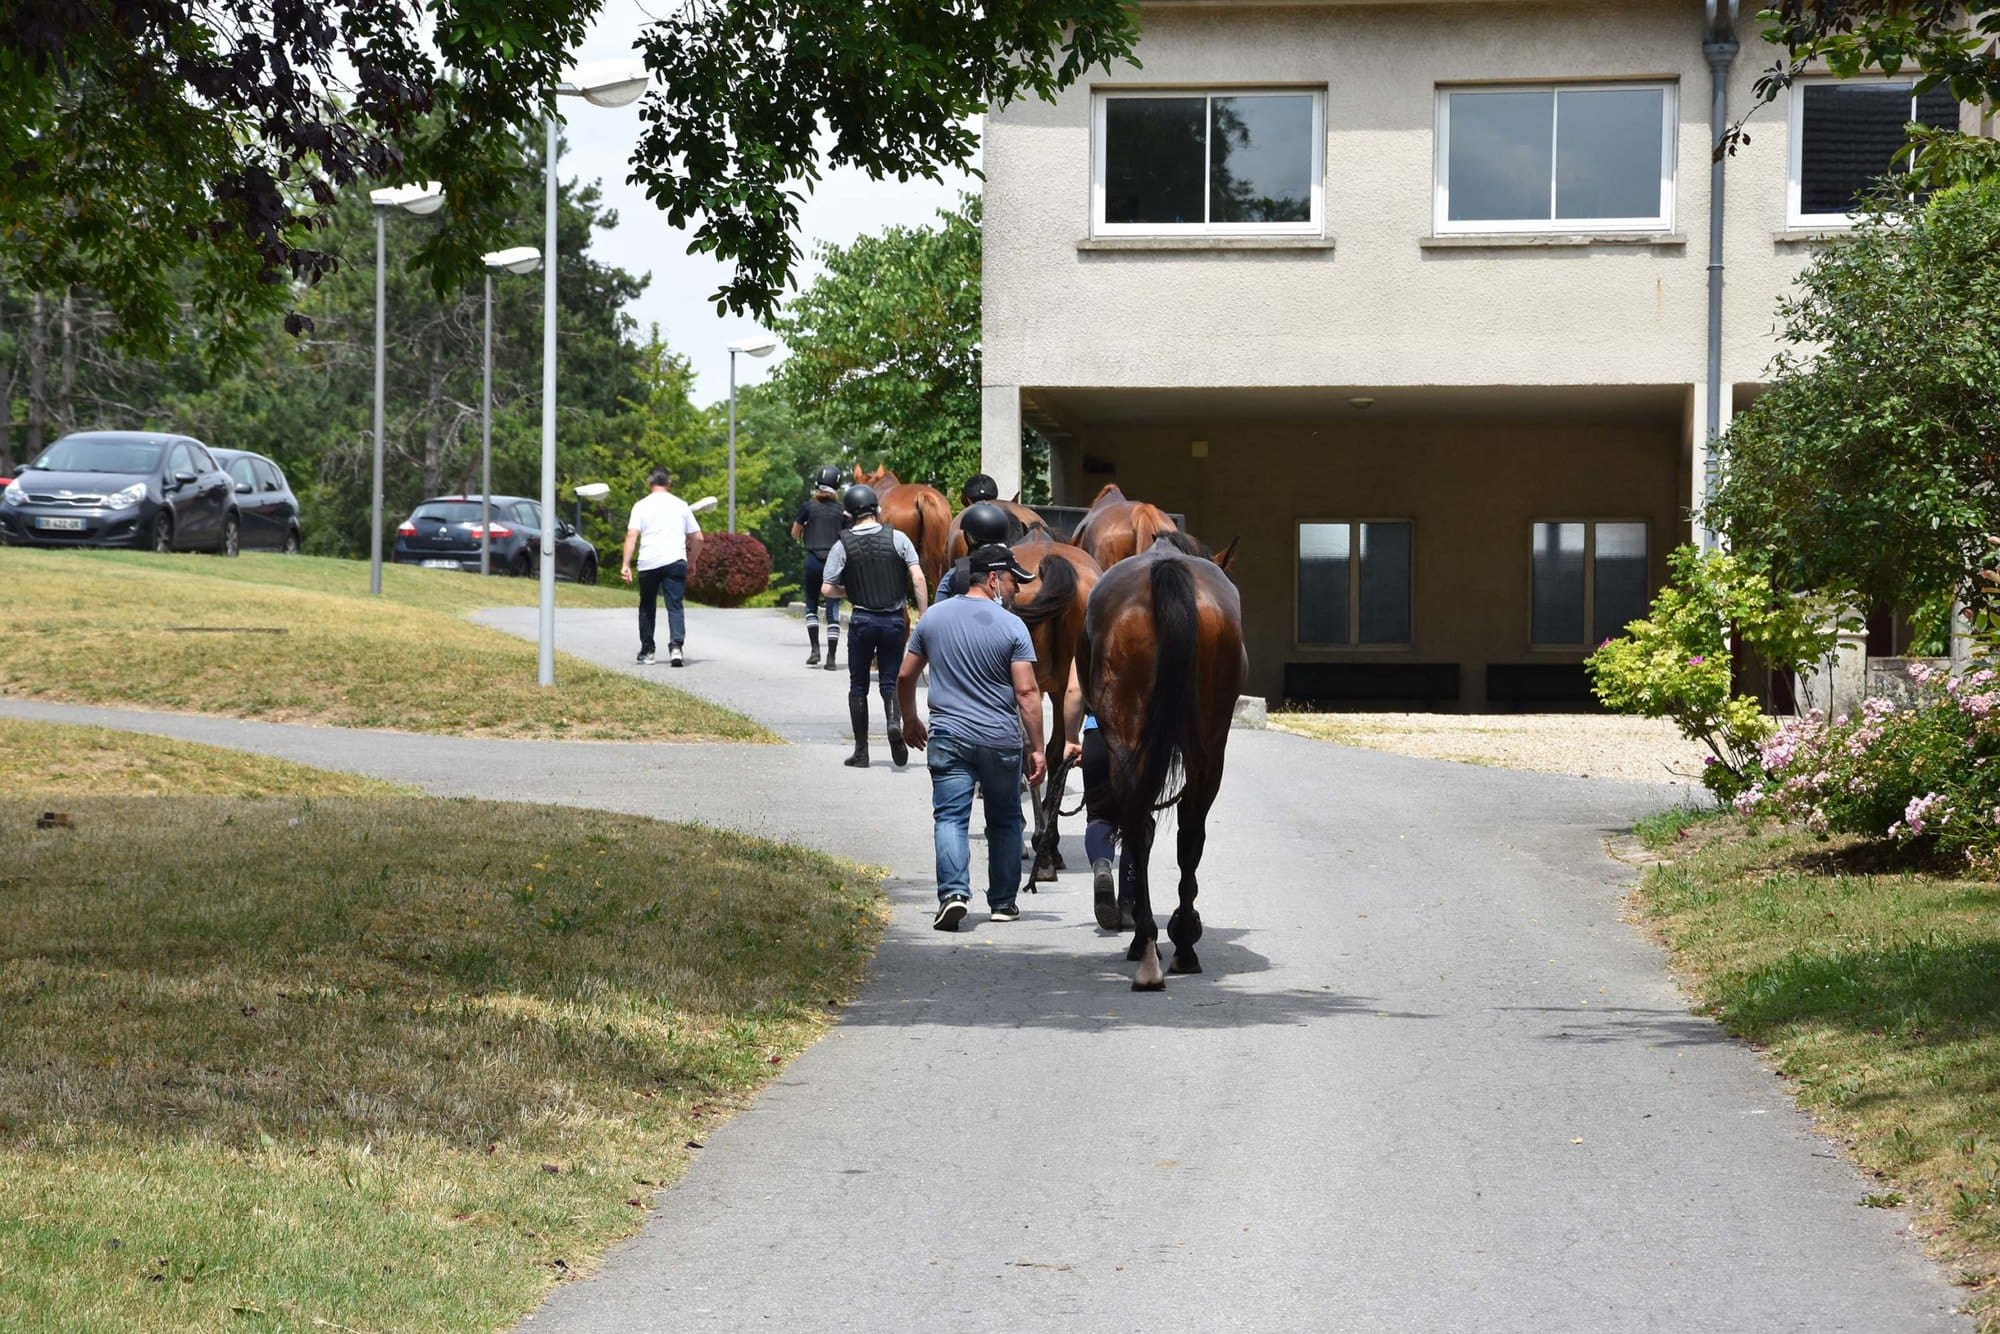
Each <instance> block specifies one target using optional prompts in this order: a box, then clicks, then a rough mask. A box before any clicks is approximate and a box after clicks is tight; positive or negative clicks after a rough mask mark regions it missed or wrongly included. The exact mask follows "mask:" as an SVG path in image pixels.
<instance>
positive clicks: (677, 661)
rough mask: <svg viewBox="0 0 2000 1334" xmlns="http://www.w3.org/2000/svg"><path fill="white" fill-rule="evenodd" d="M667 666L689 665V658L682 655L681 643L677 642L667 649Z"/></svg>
mask: <svg viewBox="0 0 2000 1334" xmlns="http://www.w3.org/2000/svg"><path fill="white" fill-rule="evenodd" d="M667 666H669V667H685V666H687V659H686V658H683V657H682V656H681V646H680V645H679V644H675V645H673V646H672V647H671V648H669V649H668V650H667Z"/></svg>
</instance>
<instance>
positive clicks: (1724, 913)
mask: <svg viewBox="0 0 2000 1334" xmlns="http://www.w3.org/2000/svg"><path fill="white" fill-rule="evenodd" d="M1679 842H1680V845H1681V846H1682V848H1684V849H1685V850H1686V855H1685V856H1683V857H1682V858H1681V860H1679V861H1676V862H1673V863H1669V864H1666V865H1661V866H1655V867H1653V868H1651V869H1650V870H1649V871H1648V872H1647V873H1646V875H1645V877H1644V878H1643V880H1642V881H1641V884H1640V888H1639V891H1638V895H1639V900H1640V903H1641V905H1642V908H1643V912H1644V914H1645V917H1646V919H1647V920H1648V921H1649V923H1650V924H1651V925H1652V926H1653V927H1654V928H1655V929H1656V930H1657V931H1658V933H1659V934H1660V936H1661V937H1662V938H1663V939H1664V940H1665V941H1666V943H1667V944H1668V946H1669V947H1670V948H1671V949H1672V951H1673V956H1674V963H1675V965H1676V966H1677V968H1678V969H1679V970H1680V971H1681V972H1682V974H1683V977H1684V980H1685V981H1686V982H1687V983H1688V984H1689V986H1690V987H1691V989H1692V990H1693V992H1694V993H1695V994H1696V996H1697V997H1698V998H1699V999H1700V1001H1701V1003H1702V1005H1703V1007H1704V1008H1705V1009H1706V1010H1707V1011H1708V1012H1709V1013H1712V1014H1714V1015H1715V1016H1716V1017H1717V1019H1719V1020H1720V1021H1721V1022H1722V1023H1723V1024H1724V1025H1725V1026H1726V1027H1727V1028H1728V1029H1729V1030H1730V1031H1731V1032H1733V1033H1735V1034H1737V1035H1738V1036H1740V1037H1743V1038H1746V1039H1748V1040H1749V1041H1751V1042H1753V1043H1756V1044H1758V1045H1759V1046H1761V1047H1763V1048H1765V1049H1766V1050H1767V1052H1768V1054H1769V1056H1770V1058H1771V1059H1772V1060H1773V1061H1774V1062H1775V1063H1776V1065H1777V1067H1778V1069H1779V1070H1780V1071H1781V1072H1782V1073H1783V1074H1784V1075H1786V1076H1787V1077H1788V1078H1789V1079H1790V1081H1791V1083H1792V1086H1793V1090H1794V1092H1795V1094H1796V1096H1797V1098H1798V1100H1799V1103H1800V1105H1801V1106H1803V1107H1804V1108H1806V1109H1807V1110H1808V1111H1810V1112H1811V1113H1813V1115H1814V1116H1816V1117H1817V1118H1819V1120H1820V1122H1821V1124H1822V1125H1823V1126H1824V1127H1825V1128H1826V1129H1827V1130H1829V1131H1830V1132H1831V1133H1832V1134H1834V1135H1835V1136H1837V1137H1838V1138H1840V1139H1841V1140H1842V1141H1843V1142H1844V1143H1845V1144H1846V1145H1847V1146H1848V1148H1849V1151H1850V1152H1851V1154H1852V1155H1853V1157H1854V1158H1855V1160H1856V1161H1857V1162H1859V1163H1860V1164H1861V1165H1862V1166H1863V1167H1864V1168H1865V1169H1867V1170H1868V1171H1870V1172H1872V1173H1874V1174H1875V1175H1876V1176H1877V1177H1879V1178H1880V1179H1881V1181H1882V1183H1883V1184H1882V1189H1880V1190H1879V1191H1873V1192H1870V1193H1868V1194H1867V1195H1866V1196H1865V1197H1864V1198H1862V1199H1860V1200H1857V1201H1856V1204H1857V1205H1873V1206H1883V1205H1892V1204H1900V1203H1908V1204H1909V1205H1910V1206H1911V1207H1912V1208H1913V1210H1914V1211H1915V1213H1916V1216H1917V1219H1918V1226H1919V1228H1920V1229H1921V1231H1922V1232H1923V1233H1924V1235H1925V1236H1926V1237H1927V1238H1928V1240H1929V1242H1930V1244H1931V1246H1932V1248H1933V1250H1934V1253H1936V1254H1937V1255H1938V1256H1939V1257H1940V1258H1941V1259H1942V1260H1943V1261H1944V1262H1945V1263H1946V1264H1947V1265H1948V1266H1949V1267H1950V1268H1951V1270H1952V1272H1953V1274H1954V1275H1955V1277H1956V1278H1957V1280H1958V1281H1959V1282H1960V1283H1962V1284H1965V1285H1967V1286H1968V1287H1969V1288H1971V1289H1973V1290H1974V1291H1973V1292H1972V1293H1971V1294H1970V1303H1969V1304H1970V1306H1971V1309H1972V1310H1973V1311H1974V1312H1975V1313H1976V1314H1977V1315H1978V1316H1979V1319H1980V1325H1981V1328H1982V1329H1984V1330H1987V1331H2000V914H1996V912H1995V909H1996V908H2000V885H1996V884H1993V883H1989V882H1984V881H1973V880H1963V879H1955V878H1952V877H1949V876H1945V875H1937V874H1931V873H1929V872H1928V870H1927V869H1925V868H1920V867H1911V866H1909V865H1908V864H1907V862H1906V861H1903V862H1899V860H1898V859H1897V858H1896V857H1894V856H1891V855H1888V854H1886V853H1885V852H1884V851H1882V850H1881V849H1878V848H1875V847H1871V846H1869V845H1863V844H1853V843H1846V842H1840V841H1835V842H1831V843H1827V842H1820V841H1818V840H1816V839H1813V838H1812V837H1810V836H1809V835H1804V834H1798V833H1764V834H1751V833H1748V832H1746V831H1744V830H1743V828H1742V826H1741V825H1740V823H1738V822H1737V821H1735V820H1733V819H1726V820H1715V821H1711V822H1706V823H1704V824H1702V825H1700V826H1695V827H1692V828H1690V829H1689V833H1688V835H1687V836H1686V837H1685V838H1680V839H1679Z"/></svg>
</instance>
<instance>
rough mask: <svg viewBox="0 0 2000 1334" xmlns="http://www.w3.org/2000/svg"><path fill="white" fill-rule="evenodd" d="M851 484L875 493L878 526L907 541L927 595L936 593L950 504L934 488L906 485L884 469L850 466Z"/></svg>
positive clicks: (941, 571)
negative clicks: (878, 504) (864, 469)
mask: <svg viewBox="0 0 2000 1334" xmlns="http://www.w3.org/2000/svg"><path fill="white" fill-rule="evenodd" d="M854 480H855V481H857V482H860V483H861V484H862V485H863V486H870V487H873V488H874V489H875V497H876V499H878V500H880V501H881V502H882V522H883V523H886V524H888V525H889V526H890V527H891V528H894V529H895V530H896V531H897V532H899V533H901V534H902V535H903V536H905V537H907V538H909V539H910V545H911V546H913V547H915V548H916V549H917V564H918V565H920V566H922V567H923V571H924V579H925V580H926V581H927V582H928V583H929V584H930V588H929V589H928V590H927V591H929V592H936V591H937V585H938V580H940V579H942V578H944V567H945V565H946V561H945V534H946V531H947V530H948V529H949V528H950V527H951V502H950V501H948V500H946V499H945V498H944V493H943V492H942V491H939V490H938V489H937V488H936V487H934V486H926V485H925V484H924V483H922V482H906V481H904V480H903V479H902V478H900V477H898V476H896V474H895V473H893V472H890V471H889V470H888V469H887V468H886V467H882V468H877V469H876V470H875V471H874V472H873V473H864V472H862V471H861V465H860V464H858V463H857V464H856V465H855V466H854Z"/></svg>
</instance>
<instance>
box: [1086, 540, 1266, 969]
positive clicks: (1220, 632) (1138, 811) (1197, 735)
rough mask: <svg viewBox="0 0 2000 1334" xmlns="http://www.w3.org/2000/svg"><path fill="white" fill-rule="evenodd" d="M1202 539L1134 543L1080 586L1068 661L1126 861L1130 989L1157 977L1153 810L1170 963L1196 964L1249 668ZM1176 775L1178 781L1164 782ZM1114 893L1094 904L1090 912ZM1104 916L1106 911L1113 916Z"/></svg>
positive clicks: (1236, 612) (1221, 577)
mask: <svg viewBox="0 0 2000 1334" xmlns="http://www.w3.org/2000/svg"><path fill="white" fill-rule="evenodd" d="M1203 556H1204V553H1203V552H1202V550H1201V547H1200V545H1199V544H1198V543H1196V542H1195V541H1194V540H1193V539H1192V538H1189V537H1188V536H1187V535H1186V534H1184V533H1181V532H1178V531H1169V532H1167V533H1166V534H1164V535H1162V536H1161V537H1160V538H1159V539H1157V540H1155V542H1154V543H1153V545H1152V546H1151V547H1149V548H1148V549H1147V550H1146V551H1145V552H1144V553H1143V554H1141V555H1138V556H1134V557H1132V558H1130V559H1128V560H1123V561H1120V562H1119V563H1118V564H1116V565H1113V566H1111V567H1110V568H1109V569H1107V570H1105V572H1104V577H1103V578H1102V579H1099V580H1098V581H1097V588H1096V590H1095V591H1094V592H1092V593H1091V595H1090V605H1089V608H1088V611H1087V613H1086V614H1085V617H1084V631H1083V638H1082V640H1081V641H1080V643H1079V644H1078V647H1077V671H1078V675H1079V679H1080V681H1081V683H1082V685H1083V694H1084V699H1085V701H1086V704H1087V707H1089V709H1090V710H1091V712H1092V713H1094V714H1095V715H1096V716H1097V726H1098V729H1099V731H1100V732H1102V734H1103V736H1104V744H1105V748H1106V750H1107V752H1108V754H1109V758H1110V761H1111V763H1110V778H1109V780H1108V781H1109V784H1110V788H1111V791H1110V793H1109V796H1110V798H1111V805H1112V807H1113V809H1114V810H1115V812H1116V819H1117V823H1118V833H1119V837H1120V838H1121V839H1122V840H1123V841H1124V846H1125V849H1126V855H1127V857H1128V858H1129V859H1130V861H1131V866H1132V882H1133V889H1134V891H1135V894H1136V902H1135V903H1134V905H1133V918H1134V934H1133V937H1132V945H1131V948H1130V949H1129V950H1128V951H1127V952H1126V955H1125V957H1126V959H1127V960H1128V961H1131V962H1135V963H1137V964H1138V965H1139V971H1138V974H1137V976H1136V977H1135V978H1134V980H1133V982H1132V989H1133V990H1134V991H1159V990H1161V989H1162V988H1164V987H1165V986H1166V978H1165V977H1164V976H1163V975H1162V974H1161V972H1160V957H1159V948H1158V945H1157V943H1156V942H1157V941H1158V939H1159V934H1160V930H1159V925H1158V924H1157V923H1156V922H1154V920H1153V901H1152V889H1151V882H1150V879H1149V873H1148V865H1147V864H1148V862H1149V861H1150V860H1151V858H1152V850H1153V816H1154V812H1155V811H1158V810H1160V809H1162V808H1163V807H1165V806H1169V805H1177V806H1178V807H1179V808H1180V834H1179V840H1178V848H1177V853H1178V856H1177V858H1176V860H1177V861H1178V862H1179V864H1180V870H1181V879H1180V906H1179V907H1178V908H1176V909H1175V910H1174V913H1173V915H1172V916H1171V917H1170V918H1168V919H1167V937H1168V939H1170V940H1172V941H1173V943H1174V957H1173V962H1172V964H1171V965H1170V967H1171V971H1173V972H1176V973H1198V972H1200V971H1201V961H1200V959H1199V958H1197V957H1196V955H1195V952H1194V946H1195V942H1196V941H1198V940H1200V939H1201V914H1200V913H1198V912H1196V911H1195V906H1194V901H1195V895H1196V893H1197V892H1198V891H1199V886H1198V885H1197V883H1196V880H1195V871H1196V869H1197V868H1198V867H1199V866H1200V865H1201V854H1202V848H1203V846H1204V844H1205V843H1206V842H1207V839H1208V811H1209V807H1210V806H1212V805H1213V804H1214V803H1215V794H1216V792H1217V791H1218V790H1219V789H1220V788H1221V786H1222V762H1223V752H1224V751H1225V750H1226V749H1227V747H1228V744H1229V724H1230V720H1231V718H1232V716H1233V715H1234V712H1235V708H1236V698H1237V696H1238V695H1239V694H1240V693H1241V691H1242V688H1243V678H1244V676H1245V675H1247V673H1248V671H1249V659H1248V657H1247V655H1246V654H1245V653H1244V649H1243V604H1242V599H1241V598H1240V597H1239V596H1238V595H1237V592H1236V585H1234V584H1232V583H1231V582H1230V581H1229V577H1228V576H1227V575H1226V574H1224V573H1223V572H1222V569H1221V567H1220V566H1218V565H1217V564H1215V563H1214V562H1213V561H1212V560H1209V559H1204V558H1203ZM1176 776H1178V777H1179V780H1180V781H1179V787H1178V789H1177V790H1176V791H1173V792H1171V793H1170V792H1169V791H1168V789H1169V788H1170V787H1171V786H1172V785H1173V783H1174V780H1175V778H1176ZM1107 908H1109V911H1110V912H1111V913H1113V914H1115V913H1116V911H1117V908H1116V905H1115V904H1111V905H1106V904H1099V905H1098V911H1099V919H1100V920H1104V915H1105V911H1106V909H1107ZM1111 920H1113V921H1116V920H1117V919H1116V917H1115V916H1113V917H1112V918H1111Z"/></svg>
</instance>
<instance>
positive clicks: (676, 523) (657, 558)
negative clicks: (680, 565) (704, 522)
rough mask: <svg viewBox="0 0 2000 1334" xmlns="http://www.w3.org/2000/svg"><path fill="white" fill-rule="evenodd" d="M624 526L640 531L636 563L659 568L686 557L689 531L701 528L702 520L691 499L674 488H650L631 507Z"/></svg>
mask: <svg viewBox="0 0 2000 1334" xmlns="http://www.w3.org/2000/svg"><path fill="white" fill-rule="evenodd" d="M625 529H626V531H627V532H633V533H637V534H638V535H639V553H638V559H637V560H636V561H635V562H634V564H636V565H637V566H638V568H640V569H642V570H657V569H659V568H660V567H661V566H662V565H672V564H673V563H674V562H675V561H677V560H686V559H687V554H688V544H687V539H688V534H689V533H698V532H700V531H701V524H700V522H699V521H697V520H696V519H695V517H694V511H693V510H691V509H689V508H688V503H687V502H686V501H685V500H682V499H681V498H680V497H679V496H677V495H675V494H674V493H673V492H671V491H649V492H647V493H646V495H645V496H644V498H643V499H641V500H640V501H639V503H638V504H636V505H634V506H633V507H632V518H631V520H630V521H629V522H628V523H627V524H626V525H625Z"/></svg>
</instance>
